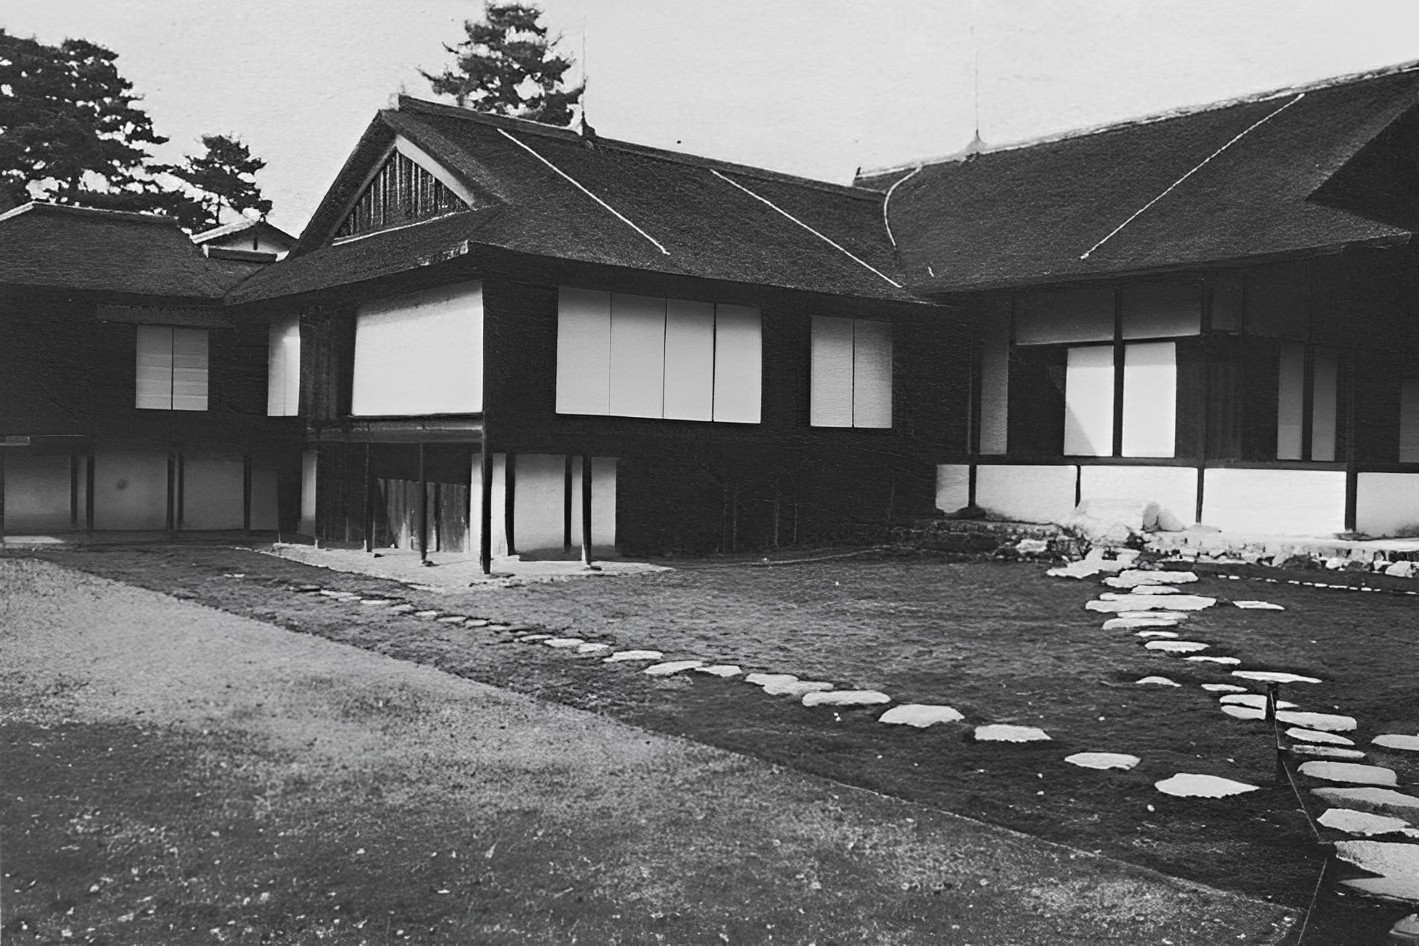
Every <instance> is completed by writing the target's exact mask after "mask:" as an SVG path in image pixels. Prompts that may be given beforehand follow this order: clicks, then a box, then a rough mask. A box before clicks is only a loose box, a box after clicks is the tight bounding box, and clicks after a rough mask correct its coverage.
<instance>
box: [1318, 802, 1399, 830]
mask: <svg viewBox="0 0 1419 946" xmlns="http://www.w3.org/2000/svg"><path fill="white" fill-rule="evenodd" d="M1316 821H1318V822H1319V823H1321V824H1323V825H1325V826H1326V827H1327V828H1334V829H1335V830H1336V831H1344V832H1345V833H1346V834H1359V835H1362V836H1365V837H1369V836H1370V835H1372V834H1392V833H1393V832H1396V831H1403V830H1405V829H1406V828H1408V827H1409V822H1407V821H1405V820H1404V819H1403V818H1390V817H1388V816H1386V815H1376V814H1371V813H1370V812H1368V811H1356V810H1355V809H1353V808H1327V809H1326V811H1325V814H1323V815H1321V816H1320V817H1319V818H1317V819H1316Z"/></svg>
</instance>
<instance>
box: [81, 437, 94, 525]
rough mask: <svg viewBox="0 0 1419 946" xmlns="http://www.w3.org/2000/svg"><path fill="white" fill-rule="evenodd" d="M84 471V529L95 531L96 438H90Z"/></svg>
mask: <svg viewBox="0 0 1419 946" xmlns="http://www.w3.org/2000/svg"><path fill="white" fill-rule="evenodd" d="M85 460H86V461H87V463H86V466H87V469H86V470H85V471H84V486H85V489H84V531H85V532H87V533H88V534H89V535H93V533H94V466H95V464H94V438H92V437H90V438H89V453H88V456H87V457H85Z"/></svg>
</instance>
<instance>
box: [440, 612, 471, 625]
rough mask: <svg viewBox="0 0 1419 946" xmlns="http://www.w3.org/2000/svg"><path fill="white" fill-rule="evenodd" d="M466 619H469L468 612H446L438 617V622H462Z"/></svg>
mask: <svg viewBox="0 0 1419 946" xmlns="http://www.w3.org/2000/svg"><path fill="white" fill-rule="evenodd" d="M466 620H468V616H467V615H466V614H445V615H444V616H443V617H441V618H439V619H438V622H439V623H440V624H462V623H463V622H464V621H466Z"/></svg>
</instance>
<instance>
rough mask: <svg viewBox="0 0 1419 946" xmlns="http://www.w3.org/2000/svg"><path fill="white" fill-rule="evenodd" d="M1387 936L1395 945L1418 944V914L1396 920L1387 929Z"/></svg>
mask: <svg viewBox="0 0 1419 946" xmlns="http://www.w3.org/2000/svg"><path fill="white" fill-rule="evenodd" d="M1389 936H1390V939H1392V940H1394V941H1395V942H1397V943H1419V913H1411V914H1409V915H1408V916H1406V917H1401V918H1400V919H1399V920H1397V921H1396V922H1395V924H1394V926H1391V927H1390V928H1389Z"/></svg>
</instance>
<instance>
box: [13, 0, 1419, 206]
mask: <svg viewBox="0 0 1419 946" xmlns="http://www.w3.org/2000/svg"><path fill="white" fill-rule="evenodd" d="M541 6H542V8H543V10H544V11H545V16H544V18H543V22H544V23H546V24H548V25H549V26H550V27H551V28H552V29H553V30H554V31H557V32H560V33H562V34H563V36H564V44H563V48H564V50H565V51H566V52H569V53H571V54H572V55H573V57H574V58H576V59H578V60H581V59H582V50H583V43H584V44H585V45H584V48H585V52H586V58H587V61H588V65H589V67H590V73H591V78H592V84H591V88H590V92H589V96H588V99H587V102H588V106H589V108H588V117H589V118H590V120H591V123H592V124H593V125H594V126H595V127H596V129H597V131H598V133H600V134H601V135H602V136H605V137H612V138H621V139H626V140H630V141H636V142H640V143H643V144H649V145H656V146H660V147H666V148H674V149H679V150H685V151H690V152H693V153H697V154H704V155H709V156H713V157H717V158H723V159H727V160H732V161H740V162H743V163H746V164H754V165H759V166H763V167H770V168H775V169H778V170H782V171H788V172H791V173H795V174H802V175H805V176H809V177H817V178H822V179H826V180H833V181H839V182H846V181H848V180H850V179H851V177H852V174H853V171H854V169H855V168H857V167H858V166H859V165H861V166H864V167H881V166H884V165H894V164H902V163H905V162H908V161H910V160H912V159H915V158H921V157H928V156H934V155H943V154H947V153H950V152H954V151H958V150H960V149H961V148H962V147H964V146H965V144H966V143H967V142H968V141H969V140H970V138H971V135H972V133H973V128H974V125H973V99H974V96H973V92H972V90H973V86H974V83H973V81H972V72H973V68H972V64H973V62H974V61H975V58H976V55H977V54H976V52H975V50H978V56H979V75H980V82H979V105H980V123H981V135H982V137H983V138H984V139H985V141H986V142H987V143H988V144H1001V143H1005V142H1009V141H1015V140H1020V139H1022V138H1031V137H1036V136H1039V135H1044V134H1051V133H1055V132H1059V131H1063V130H1066V129H1069V128H1075V127H1080V126H1086V125H1093V124H1099V123H1103V122H1110V121H1116V120H1119V119H1124V118H1128V117H1132V116H1136V115H1141V114H1147V113H1150V112H1156V111H1160V110H1164V109H1168V108H1174V107H1177V106H1182V105H1189V104H1200V103H1204V102H1209V101H1215V100H1217V99H1222V98H1227V97H1230V96H1236V95H1242V94H1247V93H1250V92H1257V91H1262V90H1267V89H1272V88H1276V87H1279V86H1284V85H1288V84H1294V83H1298V82H1305V81H1309V80H1313V79H1318V78H1323V77H1327V76H1332V75H1339V74H1343V73H1348V72H1356V71H1362V70H1365V69H1369V68H1374V67H1377V66H1383V65H1389V64H1393V63H1397V62H1404V61H1408V60H1413V59H1419V3H1415V2H1413V0H1250V2H1242V0H1132V2H1129V0H1087V2H1085V0H714V2H710V3H707V2H704V0H542V2H541ZM481 11H482V5H481V3H480V2H478V0H472V2H470V0H221V2H201V0H197V2H194V0H123V2H111V0H110V2H103V0H5V2H4V4H3V6H0V26H3V27H4V28H5V29H7V30H9V31H10V32H12V33H17V34H20V35H34V36H36V37H38V38H39V39H40V40H42V41H44V42H50V43H53V42H58V41H59V40H61V39H63V38H64V37H65V36H79V37H83V38H85V39H89V40H92V41H95V42H98V43H101V44H103V45H105V46H108V47H109V48H111V49H113V50H115V51H116V52H118V53H119V60H118V65H119V68H120V70H121V71H122V72H123V74H124V75H125V76H126V77H127V78H128V79H130V80H131V81H132V82H133V84H134V87H135V89H136V90H137V91H138V92H139V93H140V94H142V95H143V96H144V101H145V106H146V107H147V109H148V111H149V114H150V115H151V116H152V117H153V120H154V122H155V124H156V126H157V130H158V132H159V133H160V134H165V135H167V136H169V137H170V138H172V143H171V144H169V145H168V146H166V148H165V153H164V154H163V156H164V157H167V158H176V157H178V156H179V155H180V154H181V153H182V152H184V151H188V150H193V149H194V148H195V147H196V143H197V138H198V136H199V135H201V134H203V133H214V132H221V133H236V134H238V135H240V136H241V137H243V138H244V139H245V140H246V141H247V143H248V144H249V145H251V148H252V151H253V152H254V153H255V154H256V155H257V156H259V157H263V158H265V159H266V161H267V162H268V167H267V168H266V170H264V171H263V172H262V174H261V176H260V178H259V181H260V183H261V184H262V186H263V188H264V189H265V192H266V196H268V197H270V198H272V199H273V200H274V201H275V205H276V206H275V210H274V211H273V213H272V215H271V220H272V222H273V223H275V224H277V225H278V226H281V227H283V228H285V229H288V230H291V231H292V232H296V233H299V231H300V229H301V228H302V227H303V226H304V225H305V222H306V220H307V218H308V217H309V216H310V213H311V212H312V211H313V210H314V208H315V205H316V203H317V202H318V201H319V199H320V197H321V195H322V194H323V193H324V190H325V188H326V187H327V186H328V185H329V183H330V180H331V179H332V177H333V176H334V174H335V173H336V171H338V170H339V168H340V166H341V164H342V163H343V162H344V159H345V157H346V155H347V154H348V153H349V150H350V149H351V148H352V147H353V146H354V144H355V141H356V140H357V139H358V138H359V136H360V133H361V132H362V131H363V129H364V127H365V125H366V124H367V123H368V122H369V120H370V119H371V118H372V117H373V115H374V112H375V111H376V110H377V109H379V108H381V107H383V106H384V105H385V104H386V103H387V102H388V101H389V98H390V96H391V94H393V93H395V92H398V91H400V90H403V91H405V92H407V93H409V94H412V95H419V96H425V97H429V92H428V85H427V83H426V82H425V81H424V80H423V79H422V78H421V77H420V76H419V73H418V71H417V70H418V67H423V68H425V69H428V70H430V71H437V70H439V69H440V68H441V67H442V66H443V65H444V63H445V62H446V61H447V60H448V59H449V57H448V56H447V54H445V53H444V51H443V49H442V46H441V44H442V43H445V42H447V43H454V42H457V41H458V40H459V39H460V38H461V37H462V35H463V34H462V30H461V23H462V21H463V20H464V19H465V18H468V17H476V16H478V15H480V14H481ZM973 27H974V29H973ZM973 36H974V38H973Z"/></svg>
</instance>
